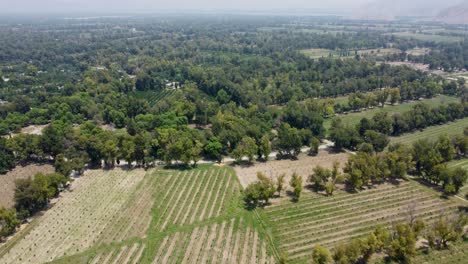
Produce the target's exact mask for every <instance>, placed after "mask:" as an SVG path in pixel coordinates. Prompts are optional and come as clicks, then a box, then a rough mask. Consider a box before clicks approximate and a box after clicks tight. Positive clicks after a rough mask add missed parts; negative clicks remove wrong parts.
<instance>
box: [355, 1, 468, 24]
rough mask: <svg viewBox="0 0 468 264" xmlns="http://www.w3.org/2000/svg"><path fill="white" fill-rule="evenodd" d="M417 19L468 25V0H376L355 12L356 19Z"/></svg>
mask: <svg viewBox="0 0 468 264" xmlns="http://www.w3.org/2000/svg"><path fill="white" fill-rule="evenodd" d="M399 17H417V18H420V19H424V20H433V21H441V22H445V23H455V24H464V23H468V0H464V1H462V0H443V1H441V0H393V1H389V0H376V1H374V2H371V3H369V4H366V5H364V6H362V7H361V8H360V9H359V11H357V12H355V14H354V15H353V18H355V19H370V20H374V19H375V20H394V19H396V18H399Z"/></svg>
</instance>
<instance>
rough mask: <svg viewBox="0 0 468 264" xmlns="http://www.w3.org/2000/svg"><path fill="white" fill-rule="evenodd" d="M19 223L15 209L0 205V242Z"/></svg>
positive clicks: (11, 232)
mask: <svg viewBox="0 0 468 264" xmlns="http://www.w3.org/2000/svg"><path fill="white" fill-rule="evenodd" d="M20 223H21V222H20V220H19V219H18V216H17V215H16V210H15V209H5V208H4V207H0V242H1V241H2V240H3V238H5V237H7V236H9V235H11V234H13V233H14V232H15V230H16V228H17V227H18V226H19V225H20Z"/></svg>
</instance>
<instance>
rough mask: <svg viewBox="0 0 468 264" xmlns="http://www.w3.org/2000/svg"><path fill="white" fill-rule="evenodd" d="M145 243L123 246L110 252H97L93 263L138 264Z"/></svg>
mask: <svg viewBox="0 0 468 264" xmlns="http://www.w3.org/2000/svg"><path fill="white" fill-rule="evenodd" d="M144 249H145V245H144V244H143V245H141V244H139V243H135V244H133V245H131V246H123V247H121V248H120V249H117V250H116V249H114V250H111V251H108V252H103V253H100V254H97V255H96V256H95V257H94V258H93V259H92V260H91V264H117V263H122V264H137V263H139V261H140V258H141V255H142V253H143V250H144Z"/></svg>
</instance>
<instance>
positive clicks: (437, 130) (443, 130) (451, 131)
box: [390, 118, 468, 144]
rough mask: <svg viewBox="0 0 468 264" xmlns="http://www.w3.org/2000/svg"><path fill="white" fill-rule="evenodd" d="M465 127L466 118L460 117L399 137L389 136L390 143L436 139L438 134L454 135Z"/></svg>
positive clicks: (460, 132)
mask: <svg viewBox="0 0 468 264" xmlns="http://www.w3.org/2000/svg"><path fill="white" fill-rule="evenodd" d="M465 127H468V118H464V119H460V120H457V121H455V122H450V123H448V124H444V125H440V126H432V127H429V128H426V129H424V130H423V131H418V132H414V133H409V134H404V135H402V136H400V137H393V138H391V139H390V140H391V143H403V144H411V143H413V142H415V141H417V140H419V139H424V138H426V139H430V140H436V139H437V138H438V137H439V136H440V135H444V134H446V135H449V136H451V135H456V134H462V133H463V130H464V129H465Z"/></svg>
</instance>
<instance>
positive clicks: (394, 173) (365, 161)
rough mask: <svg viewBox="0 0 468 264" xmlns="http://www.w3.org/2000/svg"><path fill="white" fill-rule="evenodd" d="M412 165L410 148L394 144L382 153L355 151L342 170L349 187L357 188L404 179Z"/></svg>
mask: <svg viewBox="0 0 468 264" xmlns="http://www.w3.org/2000/svg"><path fill="white" fill-rule="evenodd" d="M413 166H414V162H413V156H412V154H411V149H409V148H408V147H406V146H405V145H401V144H396V145H392V146H390V147H389V150H388V152H386V153H382V154H375V153H373V152H364V151H359V152H357V154H356V155H353V156H351V157H349V159H348V161H347V162H346V165H345V167H344V169H343V171H344V172H345V174H346V183H347V184H348V186H349V187H350V189H352V190H359V189H361V188H363V187H364V186H370V185H373V184H381V183H383V182H385V181H386V180H389V179H405V178H406V174H407V172H408V171H410V170H411V169H412V168H413Z"/></svg>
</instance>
